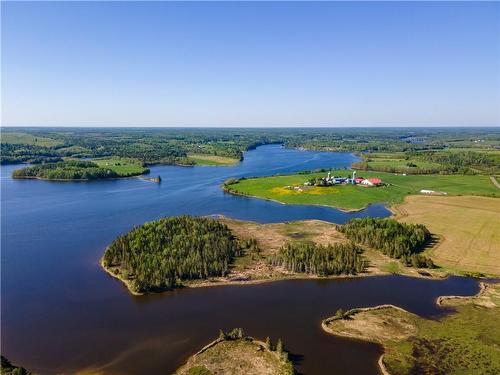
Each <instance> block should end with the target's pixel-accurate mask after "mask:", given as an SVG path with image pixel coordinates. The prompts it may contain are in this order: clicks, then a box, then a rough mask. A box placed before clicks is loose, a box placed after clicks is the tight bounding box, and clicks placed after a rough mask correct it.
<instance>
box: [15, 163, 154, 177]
mask: <svg viewBox="0 0 500 375" xmlns="http://www.w3.org/2000/svg"><path fill="white" fill-rule="evenodd" d="M98 163H100V162H92V161H81V160H69V161H62V162H58V163H47V164H40V165H34V166H30V167H25V168H21V169H17V170H15V171H13V172H12V177H13V178H40V179H46V180H96V179H105V178H118V177H130V176H136V175H140V174H143V173H146V172H148V169H147V168H144V167H142V166H141V165H138V164H129V165H127V164H126V163H124V164H123V165H122V164H121V163H120V162H118V161H114V162H113V163H109V166H107V165H106V164H105V163H101V164H98Z"/></svg>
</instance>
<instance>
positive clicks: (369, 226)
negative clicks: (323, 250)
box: [338, 218, 433, 267]
mask: <svg viewBox="0 0 500 375" xmlns="http://www.w3.org/2000/svg"><path fill="white" fill-rule="evenodd" d="M338 229H339V231H340V232H342V233H344V234H345V236H346V237H347V238H349V239H350V240H351V241H354V242H356V243H359V244H362V245H366V246H369V247H371V248H373V249H376V250H380V251H381V252H382V253H384V254H386V255H388V256H390V257H391V258H397V259H401V260H403V262H404V263H406V264H407V265H413V266H416V267H423V266H428V267H432V266H433V264H432V261H431V260H430V259H427V258H426V257H424V256H423V255H421V254H419V253H420V252H421V251H422V250H423V249H424V248H425V246H426V245H427V243H428V242H429V241H430V239H431V234H430V232H429V230H428V229H427V228H426V227H425V226H424V225H422V224H405V223H400V222H398V221H396V220H393V219H380V218H362V219H352V220H350V221H349V222H347V223H346V224H344V225H339V226H338Z"/></svg>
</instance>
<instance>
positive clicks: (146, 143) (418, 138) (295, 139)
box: [0, 128, 500, 166]
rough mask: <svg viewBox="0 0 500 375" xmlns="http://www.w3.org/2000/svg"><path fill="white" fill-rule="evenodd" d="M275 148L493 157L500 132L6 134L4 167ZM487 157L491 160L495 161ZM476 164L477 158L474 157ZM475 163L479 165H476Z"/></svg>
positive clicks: (150, 160) (160, 159)
mask: <svg viewBox="0 0 500 375" xmlns="http://www.w3.org/2000/svg"><path fill="white" fill-rule="evenodd" d="M272 143H280V144H284V145H285V146H286V147H294V148H305V149H311V150H324V151H345V152H356V153H358V154H363V153H366V152H408V153H411V152H420V151H439V150H447V149H449V148H457V149H458V148H459V149H468V150H470V149H474V150H478V149H480V150H487V151H492V150H495V149H496V150H498V149H500V131H499V130H498V129H495V128H484V129H481V128H463V129H460V130H457V129H449V128H427V129H426V128H422V129H406V128H335V129H334V128H330V129H329V128H324V129H317V128H316V129H315V128H309V129H305V128H304V129H300V128H298V129H251V128H246V129H244V128H240V129H238V128H232V129H215V128H207V129H202V128H184V129H179V128H177V129H175V128H172V129H167V128H165V129H130V128H129V129H127V128H123V129H102V128H101V129H98V128H81V129H74V128H71V129H70V128H67V129H56V128H53V129H51V128H28V129H26V128H2V143H1V157H0V161H1V163H2V164H12V163H23V162H29V163H41V162H54V161H60V160H61V158H63V157H73V158H83V157H90V158H98V157H109V156H116V157H129V158H136V159H139V160H141V161H142V162H143V163H145V164H149V165H151V164H183V165H191V164H193V163H194V162H193V161H192V160H190V159H189V158H188V157H187V154H188V153H193V154H208V155H215V156H224V157H230V158H236V159H240V160H241V159H242V157H243V152H245V151H247V150H250V149H253V148H255V147H257V146H259V145H264V144H272ZM459 152H462V151H459ZM425 155H427V153H425ZM486 155H491V154H486ZM426 157H427V156H426ZM428 157H431V156H428ZM484 157H485V158H489V156H484ZM462 159H463V160H464V161H465V162H467V163H468V161H467V160H469V159H470V158H468V157H467V156H464V157H463V158H462ZM474 159H477V158H476V157H474ZM470 162H473V163H476V160H471V161H470ZM439 163H443V164H444V165H448V164H450V165H456V162H455V161H454V160H442V161H439ZM487 163H490V162H487ZM466 166H468V164H466Z"/></svg>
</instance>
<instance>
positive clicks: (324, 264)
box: [101, 216, 434, 294]
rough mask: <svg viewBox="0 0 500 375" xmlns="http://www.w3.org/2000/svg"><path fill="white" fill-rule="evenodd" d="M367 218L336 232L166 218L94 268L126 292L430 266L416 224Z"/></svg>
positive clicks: (309, 225) (315, 226)
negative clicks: (393, 263) (395, 265)
mask: <svg viewBox="0 0 500 375" xmlns="http://www.w3.org/2000/svg"><path fill="white" fill-rule="evenodd" d="M373 220H374V221H373V222H371V221H365V220H364V219H361V221H359V219H355V220H353V221H351V222H349V223H347V224H346V225H345V229H344V226H337V225H335V224H329V223H325V222H319V221H305V222H295V223H286V224H257V223H251V222H242V221H237V220H230V219H226V218H218V219H214V218H208V217H191V216H179V217H168V218H163V219H160V220H157V221H151V222H147V223H145V224H143V225H141V226H137V227H135V228H134V229H132V230H131V231H130V232H128V233H127V234H125V235H123V236H120V237H118V238H117V239H115V241H113V242H112V243H111V244H110V245H109V246H108V247H107V249H106V251H105V253H104V256H103V258H102V260H101V263H102V266H103V267H104V269H105V270H106V271H107V272H108V273H109V274H111V275H112V276H114V277H116V278H118V279H120V280H122V281H123V282H124V284H125V285H126V286H127V287H128V289H129V290H130V292H131V293H133V294H144V293H151V292H161V291H165V290H169V289H173V288H178V287H183V286H207V285H211V284H212V285H215V284H214V283H234V282H236V283H241V282H251V281H254V282H260V281H271V280H280V279H285V278H293V277H297V278H300V277H336V276H342V275H346V276H356V275H371V274H380V273H383V270H382V268H381V267H385V266H384V264H387V263H388V262H390V259H391V257H392V258H396V259H400V260H401V261H402V267H404V266H406V267H410V268H411V267H416V268H422V267H434V265H433V263H432V261H431V260H430V259H427V258H426V257H424V256H422V255H421V254H420V253H419V252H420V251H421V250H422V249H423V247H424V246H425V244H426V241H427V240H428V235H429V233H428V231H427V229H426V228H425V227H424V226H421V225H413V224H400V223H397V222H396V221H394V220H391V219H373ZM343 232H345V233H343ZM367 236H374V237H375V238H378V239H381V238H382V237H383V238H385V239H386V240H387V242H388V245H387V246H385V247H381V246H379V245H378V244H377V243H372V242H368V241H367V240H366V238H367ZM365 249H366V251H365ZM376 253H378V255H376ZM386 256H387V260H384V259H386V258H385V257H386ZM415 259H417V260H418V262H417V261H416V260H415ZM369 265H370V267H371V268H370V270H368V266H369ZM409 273H410V274H415V273H414V272H412V271H409Z"/></svg>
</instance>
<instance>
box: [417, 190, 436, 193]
mask: <svg viewBox="0 0 500 375" xmlns="http://www.w3.org/2000/svg"><path fill="white" fill-rule="evenodd" d="M420 192H421V193H422V194H436V192H435V191H434V190H426V189H422V190H420Z"/></svg>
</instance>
